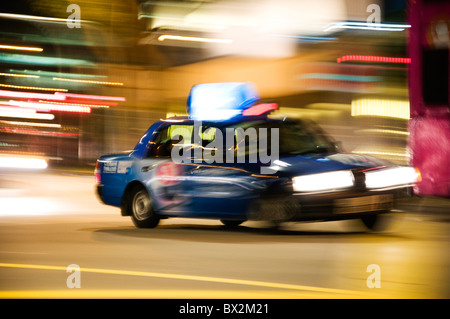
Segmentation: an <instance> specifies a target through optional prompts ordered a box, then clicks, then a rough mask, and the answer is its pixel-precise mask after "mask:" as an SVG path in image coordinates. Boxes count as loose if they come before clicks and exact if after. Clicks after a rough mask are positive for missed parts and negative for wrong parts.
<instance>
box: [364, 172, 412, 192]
mask: <svg viewBox="0 0 450 319" xmlns="http://www.w3.org/2000/svg"><path fill="white" fill-rule="evenodd" d="M419 180H420V172H419V170H417V169H415V168H414V167H395V168H387V169H382V170H377V171H369V172H366V187H367V188H386V187H394V186H403V185H405V186H406V185H411V184H414V183H416V182H418V181H419Z"/></svg>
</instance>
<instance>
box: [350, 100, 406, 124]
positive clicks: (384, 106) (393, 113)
mask: <svg viewBox="0 0 450 319" xmlns="http://www.w3.org/2000/svg"><path fill="white" fill-rule="evenodd" d="M351 107H352V111H351V112H352V113H351V114H352V116H380V117H387V118H399V119H404V120H408V119H409V118H410V112H409V101H405V100H389V99H372V98H366V99H357V100H353V101H352V104H351Z"/></svg>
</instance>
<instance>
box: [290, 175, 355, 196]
mask: <svg viewBox="0 0 450 319" xmlns="http://www.w3.org/2000/svg"><path fill="white" fill-rule="evenodd" d="M354 181H355V179H354V176H353V173H352V172H351V171H333V172H326V173H318V174H311V175H303V176H296V177H294V178H293V179H292V182H293V183H292V187H293V189H294V191H295V192H316V191H332V190H335V189H342V188H348V187H352V186H353V183H354Z"/></svg>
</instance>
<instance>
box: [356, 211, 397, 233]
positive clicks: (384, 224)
mask: <svg viewBox="0 0 450 319" xmlns="http://www.w3.org/2000/svg"><path fill="white" fill-rule="evenodd" d="M361 221H362V222H363V224H364V226H366V228H367V229H369V230H371V231H373V232H381V231H384V230H386V229H387V228H388V226H389V224H390V218H389V216H387V215H386V214H383V213H381V214H373V215H366V216H363V217H361Z"/></svg>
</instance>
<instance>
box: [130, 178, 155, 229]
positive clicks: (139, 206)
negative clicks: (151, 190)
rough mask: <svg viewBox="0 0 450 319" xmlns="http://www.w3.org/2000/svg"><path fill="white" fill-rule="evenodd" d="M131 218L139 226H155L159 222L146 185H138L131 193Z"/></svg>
mask: <svg viewBox="0 0 450 319" xmlns="http://www.w3.org/2000/svg"><path fill="white" fill-rule="evenodd" d="M129 209H130V215H131V219H132V221H133V223H134V225H136V226H137V227H139V228H154V227H156V226H157V225H158V223H159V219H160V218H159V216H158V215H157V214H156V213H155V210H154V208H153V203H152V199H151V197H150V195H149V194H148V192H147V190H146V189H145V188H144V187H136V188H135V189H134V190H133V192H132V194H131V202H130V207H129Z"/></svg>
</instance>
